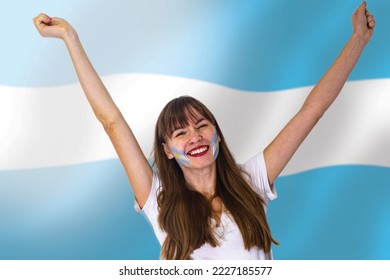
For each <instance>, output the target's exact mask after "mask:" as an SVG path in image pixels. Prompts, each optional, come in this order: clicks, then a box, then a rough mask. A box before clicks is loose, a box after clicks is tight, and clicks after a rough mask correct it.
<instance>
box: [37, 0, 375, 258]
mask: <svg viewBox="0 0 390 280" xmlns="http://www.w3.org/2000/svg"><path fill="white" fill-rule="evenodd" d="M34 24H35V26H36V27H37V29H38V31H39V33H40V34H41V35H42V36H45V37H55V38H59V39H61V40H63V41H64V42H65V44H66V47H67V49H68V51H69V54H70V56H71V59H72V61H73V64H74V67H75V69H76V72H77V75H78V78H79V80H80V83H81V86H82V88H83V90H84V92H85V94H86V96H87V99H88V101H89V103H90V104H91V106H92V109H93V111H94V113H95V114H96V117H97V119H98V120H99V121H100V122H101V123H102V125H103V127H104V129H105V131H106V132H107V134H108V136H109V137H110V139H111V141H112V144H113V145H114V147H115V149H116V152H117V154H118V156H119V158H120V160H121V162H122V164H123V166H124V169H125V171H126V174H127V176H128V179H129V182H130V184H131V186H132V188H133V192H134V195H135V198H136V202H137V206H138V208H139V209H142V211H144V213H145V214H146V216H147V217H148V219H149V221H150V222H151V224H152V225H153V228H154V230H155V233H156V236H157V238H158V239H159V241H160V243H161V245H162V250H161V258H162V259H271V258H272V250H271V245H272V243H275V244H277V242H276V241H275V239H274V238H273V237H272V235H271V231H270V228H269V226H268V223H267V219H266V214H265V213H266V206H267V203H268V201H269V200H271V199H274V198H275V197H276V193H275V190H274V188H273V183H274V181H275V180H276V178H277V177H278V176H279V174H280V173H281V171H282V170H283V168H284V167H285V166H286V164H287V163H288V161H289V160H290V159H291V157H292V156H293V154H294V153H295V151H296V150H297V149H298V147H299V146H300V144H301V143H302V142H303V141H304V139H305V138H306V136H307V135H308V134H309V132H310V131H311V130H312V128H313V127H314V126H315V124H316V123H317V121H318V120H319V119H320V118H321V117H322V115H323V114H324V113H325V111H326V110H327V109H328V108H329V106H330V105H331V104H332V102H333V101H334V100H335V98H336V97H337V96H338V94H339V93H340V91H341V89H342V87H343V85H344V84H345V82H346V80H347V78H348V76H349V74H350V73H351V71H352V69H353V67H354V66H355V64H356V62H357V61H358V58H359V56H360V55H361V53H362V51H363V49H364V48H365V46H366V44H367V43H368V42H369V40H370V38H371V36H372V33H373V29H374V26H375V20H374V17H373V16H372V15H371V14H370V13H369V12H368V11H367V9H366V3H365V2H363V3H362V4H361V5H360V6H359V7H358V8H357V9H356V11H355V12H354V14H353V16H352V26H353V33H352V36H351V38H350V39H349V41H348V42H347V44H346V45H345V47H344V49H343V50H342V52H341V53H340V55H339V56H338V58H337V59H336V60H335V62H334V63H333V64H332V66H331V67H330V69H329V70H328V71H327V72H326V73H325V75H324V76H323V77H322V79H321V80H320V81H319V83H318V84H317V85H316V86H315V87H314V88H313V90H312V91H311V92H310V94H309V95H308V97H307V99H306V100H305V102H304V104H303V106H302V108H301V109H300V110H299V112H298V113H297V114H296V115H295V116H294V117H293V118H292V119H291V121H290V122H289V123H288V124H287V125H286V126H285V127H284V128H283V129H282V131H281V132H280V133H279V134H278V135H277V136H276V138H275V139H274V140H273V141H272V142H271V143H270V144H269V145H268V146H267V147H266V148H265V149H264V151H262V152H260V153H258V154H257V155H256V156H254V157H253V158H252V159H250V160H249V161H248V162H246V163H244V164H242V165H238V164H237V163H236V162H235V160H234V158H233V157H232V154H231V153H230V151H229V149H228V147H227V145H226V142H225V139H224V137H223V134H222V131H221V130H220V128H219V126H218V123H217V121H216V120H215V118H214V116H213V115H212V113H211V112H210V111H209V110H208V109H207V108H206V107H205V106H204V105H203V104H202V103H201V102H199V101H198V100H195V99H194V98H191V97H189V96H182V97H178V98H176V99H174V100H172V101H171V102H169V103H168V104H167V105H166V106H165V108H164V109H163V110H162V112H161V114H160V116H159V118H158V120H157V124H156V130H155V145H154V157H155V158H154V160H155V165H156V167H157V171H154V170H153V168H152V166H150V164H149V162H148V160H147V159H146V157H145V156H144V154H143V152H142V151H141V148H140V146H139V144H138V142H137V140H136V138H135V136H134V135H133V133H132V131H131V129H130V127H129V126H128V124H127V122H126V120H125V119H124V118H123V116H122V114H121V112H120V111H119V109H118V107H117V106H116V105H115V103H114V102H113V100H112V98H111V96H110V95H109V93H108V91H107V89H106V87H105V86H104V85H103V83H102V81H101V79H100V78H99V76H98V75H97V73H96V72H95V70H94V68H93V66H92V64H91V63H90V61H89V59H88V57H87V54H86V53H85V51H84V49H83V47H82V44H81V42H80V40H79V38H78V34H77V32H76V31H75V30H74V29H73V27H72V26H71V25H70V24H69V23H68V22H66V21H65V20H63V19H61V18H51V17H49V16H47V15H45V14H40V15H38V16H37V17H35V18H34Z"/></svg>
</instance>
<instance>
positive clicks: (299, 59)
mask: <svg viewBox="0 0 390 280" xmlns="http://www.w3.org/2000/svg"><path fill="white" fill-rule="evenodd" d="M358 5H360V1H357V0H345V1H336V0H329V1H321V0H310V1H309V0H296V1H282V0H274V1H270V0H258V1H249V0H248V1H246V0H245V1H229V0H226V1H207V0H200V1H199V0H188V1H180V0H171V1H157V0H154V1H151V0H146V1H133V0H132V1H120V0H110V1H96V0H94V1H92V0H86V1H76V0H66V1H65V0H58V1H40V2H39V3H36V1H27V0H24V1H14V2H12V1H11V2H7V4H6V5H5V7H3V8H2V13H1V14H2V15H1V19H0V20H1V24H0V34H1V36H2V43H1V46H0V50H1V51H0V61H1V62H0V259H3V260H5V259H24V260H26V259H27V260H29V259H45V260H47V259H77V260H79V259H139V260H142V259H158V258H159V252H160V247H159V244H158V242H157V240H156V238H155V237H154V234H153V231H152V229H151V227H150V226H149V224H148V222H147V221H146V219H145V218H144V217H143V216H142V215H140V214H139V213H136V212H135V210H134V208H133V205H134V197H133V194H132V191H131V187H130V185H129V183H128V181H127V177H126V175H125V172H124V170H123V167H122V166H121V164H120V162H119V160H118V158H117V156H116V154H115V151H114V149H113V147H112V146H111V143H110V141H109V139H108V137H107V136H106V134H105V132H104V130H103V128H102V127H101V125H100V123H99V122H98V121H97V120H96V119H95V116H94V114H93V112H92V110H91V108H90V107H89V104H88V102H87V100H86V98H85V96H84V94H83V92H82V89H81V87H80V85H79V83H78V80H77V76H76V74H75V72H74V69H73V66H72V63H71V60H70V58H69V55H68V53H67V50H66V48H65V46H64V44H63V42H61V41H59V40H55V39H45V38H42V37H40V35H39V34H38V32H37V31H36V30H35V27H34V25H33V23H32V19H33V17H35V16H36V15H38V14H39V13H41V12H44V13H47V14H48V15H50V16H58V17H62V18H65V19H66V20H67V21H69V22H70V23H71V24H72V25H73V26H74V27H75V28H76V30H77V31H78V33H79V36H80V38H81V41H82V43H83V45H84V47H85V49H86V51H87V53H88V54H89V56H90V59H91V61H92V63H93V64H94V66H95V68H96V70H97V71H98V73H99V75H100V76H101V77H102V79H103V81H104V82H105V84H106V86H107V88H108V90H109V91H110V93H111V94H112V97H113V99H114V100H115V102H116V103H117V105H118V107H119V108H120V109H121V111H122V113H123V114H124V116H125V118H126V120H127V121H128V123H129V124H130V126H131V127H132V129H133V131H134V133H135V135H136V136H137V138H138V140H139V142H140V145H141V147H142V149H143V150H144V152H145V154H146V155H147V156H149V155H150V153H151V151H152V143H153V131H154V125H155V121H156V119H157V116H158V114H159V112H160V111H161V109H162V108H163V106H164V105H165V104H166V102H167V101H169V100H170V99H172V98H174V97H177V96H179V95H191V96H194V97H195V98H198V99H199V100H201V101H202V102H204V103H205V104H206V106H208V107H209V108H210V110H211V111H212V112H213V113H214V114H215V116H216V118H217V119H218V122H219V123H220V126H221V128H222V130H223V131H224V135H225V138H226V140H227V141H228V145H229V147H230V149H231V150H232V152H233V154H234V155H235V157H236V159H237V161H238V162H239V163H241V162H244V161H245V160H247V159H249V158H250V157H252V156H253V155H254V154H256V153H257V152H259V151H261V150H262V149H264V148H265V146H266V145H268V143H269V142H270V141H271V140H272V139H273V138H274V137H275V136H276V135H277V133H278V132H279V131H280V130H281V129H282V128H283V126H284V125H285V124H286V123H287V122H288V121H289V120H290V119H291V118H292V117H293V115H294V114H295V113H296V112H297V111H298V110H299V109H300V106H301V105H302V103H303V101H304V99H305V97H306V96H307V94H308V93H309V92H310V90H311V89H312V87H313V86H314V85H315V84H316V83H317V82H318V80H319V79H320V78H321V76H322V75H323V74H324V73H325V71H326V70H327V69H328V67H329V66H330V65H331V64H332V62H333V61H334V60H335V59H336V57H337V55H338V54H339V53H340V51H341V50H342V48H343V46H344V45H345V43H346V42H347V41H348V39H349V38H350V36H351V34H352V24H351V15H352V13H353V12H354V10H355V9H356V8H357V7H358ZM368 9H369V10H370V11H371V12H372V13H373V14H374V16H375V19H376V23H377V27H376V28H375V31H374V35H373V37H372V39H371V41H370V42H369V44H368V45H367V47H366V49H365V50H364V52H363V54H362V55H361V58H360V60H359V61H358V63H357V65H356V67H355V69H354V71H353V72H352V74H351V76H350V77H349V79H348V81H347V83H346V85H345V87H344V88H343V90H342V92H341V94H340V96H339V98H338V99H337V100H336V101H335V103H334V104H333V105H332V107H331V108H330V109H329V110H328V111H327V113H326V114H325V115H324V117H323V118H322V119H321V120H320V122H319V123H318V124H317V126H316V127H315V128H314V130H313V131H312V133H311V134H310V135H309V137H308V138H307V139H306V140H305V142H304V143H303V144H302V146H301V147H300V148H299V150H298V151H297V153H296V154H295V156H294V158H293V159H292V160H291V161H290V162H289V164H288V166H287V167H286V169H285V170H284V171H283V173H282V174H281V176H280V177H279V178H278V179H277V181H276V183H275V185H276V188H277V190H278V199H277V200H275V201H272V202H271V203H270V205H269V209H268V218H269V223H270V226H271V230H272V232H273V235H274V237H275V238H276V239H277V240H278V241H279V242H280V243H281V244H280V245H279V246H275V247H274V248H273V251H274V257H275V259H317V260H322V259H336V260H339V259H354V260H356V259H365V260H367V259H390V238H389V236H390V219H389V215H390V203H389V201H390V29H389V28H388V27H389V26H390V18H389V17H388V14H389V12H390V2H389V1H385V0H376V1H368Z"/></svg>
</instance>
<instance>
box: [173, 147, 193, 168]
mask: <svg viewBox="0 0 390 280" xmlns="http://www.w3.org/2000/svg"><path fill="white" fill-rule="evenodd" d="M171 151H172V153H173V155H174V156H175V159H176V161H177V163H178V164H180V165H189V164H190V159H189V158H188V157H187V155H186V154H185V153H183V152H182V151H179V150H178V149H175V148H174V147H172V148H171Z"/></svg>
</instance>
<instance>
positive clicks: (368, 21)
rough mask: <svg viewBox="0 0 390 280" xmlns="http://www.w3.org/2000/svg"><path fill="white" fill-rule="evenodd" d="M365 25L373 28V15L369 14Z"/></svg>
mask: <svg viewBox="0 0 390 280" xmlns="http://www.w3.org/2000/svg"><path fill="white" fill-rule="evenodd" d="M367 26H368V28H370V29H373V28H374V27H375V19H374V17H373V16H370V17H369V18H368V19H367Z"/></svg>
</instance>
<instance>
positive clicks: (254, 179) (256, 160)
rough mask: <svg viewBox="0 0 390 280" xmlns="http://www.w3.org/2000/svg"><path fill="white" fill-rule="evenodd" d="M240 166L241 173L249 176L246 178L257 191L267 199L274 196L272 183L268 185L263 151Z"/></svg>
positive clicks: (274, 191)
mask: <svg viewBox="0 0 390 280" xmlns="http://www.w3.org/2000/svg"><path fill="white" fill-rule="evenodd" d="M240 166H241V168H242V171H243V173H244V174H243V175H244V176H245V177H249V178H248V179H249V181H250V183H251V185H252V187H253V188H254V190H255V191H256V192H257V193H259V194H260V195H261V196H262V197H263V198H266V199H268V200H272V199H275V198H276V190H275V189H274V186H273V185H270V183H269V180H268V175H267V167H266V165H265V159H264V153H263V152H260V153H257V154H256V155H255V156H253V157H252V158H250V159H249V160H248V161H246V162H245V163H243V164H242V165H240Z"/></svg>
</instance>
